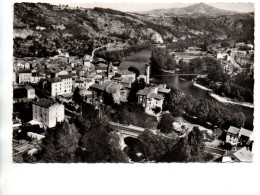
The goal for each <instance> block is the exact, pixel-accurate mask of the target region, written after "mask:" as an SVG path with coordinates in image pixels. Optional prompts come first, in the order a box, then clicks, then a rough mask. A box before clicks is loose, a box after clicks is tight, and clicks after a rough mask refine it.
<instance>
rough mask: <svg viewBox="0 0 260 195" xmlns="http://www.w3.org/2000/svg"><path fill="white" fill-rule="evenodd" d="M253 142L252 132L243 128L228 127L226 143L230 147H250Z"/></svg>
mask: <svg viewBox="0 0 260 195" xmlns="http://www.w3.org/2000/svg"><path fill="white" fill-rule="evenodd" d="M253 141H254V134H253V131H250V130H247V129H245V128H243V127H241V129H239V128H236V127H233V126H230V127H229V129H228V131H227V136H226V142H227V143H230V144H232V145H237V144H238V143H240V144H242V145H250V144H251V143H252V142H253Z"/></svg>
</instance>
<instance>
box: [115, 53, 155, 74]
mask: <svg viewBox="0 0 260 195" xmlns="http://www.w3.org/2000/svg"><path fill="white" fill-rule="evenodd" d="M151 53H152V49H143V50H141V51H138V52H136V53H135V54H133V55H130V56H127V57H125V58H124V59H123V60H122V62H121V64H120V66H119V70H127V69H128V68H129V67H130V66H135V67H137V68H138V69H139V70H140V73H141V74H144V72H145V64H147V63H148V62H149V61H150V57H151Z"/></svg>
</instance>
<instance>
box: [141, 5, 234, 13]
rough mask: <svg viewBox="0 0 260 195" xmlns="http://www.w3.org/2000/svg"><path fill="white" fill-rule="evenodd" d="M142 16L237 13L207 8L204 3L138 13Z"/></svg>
mask: <svg viewBox="0 0 260 195" xmlns="http://www.w3.org/2000/svg"><path fill="white" fill-rule="evenodd" d="M140 13H142V14H153V15H160V14H169V15H178V16H180V15H182V16H184V15H188V16H191V15H195V16H196V15H210V16H219V15H230V14H236V13H237V12H234V11H226V10H221V9H218V8H215V7H213V6H209V5H207V4H205V3H198V4H194V5H190V6H188V7H184V8H170V9H156V10H151V11H145V12H140Z"/></svg>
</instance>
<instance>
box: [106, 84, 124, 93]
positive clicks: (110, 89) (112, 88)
mask: <svg viewBox="0 0 260 195" xmlns="http://www.w3.org/2000/svg"><path fill="white" fill-rule="evenodd" d="M122 87H123V85H122V84H119V83H110V84H109V85H108V86H107V87H106V91H107V92H108V93H116V91H117V90H120V89H121V88H122Z"/></svg>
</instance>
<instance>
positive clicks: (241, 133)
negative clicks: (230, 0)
mask: <svg viewBox="0 0 260 195" xmlns="http://www.w3.org/2000/svg"><path fill="white" fill-rule="evenodd" d="M241 46H244V47H248V48H250V49H251V50H250V51H249V53H250V52H251V53H252V52H253V50H252V49H253V48H252V45H245V44H243V43H240V44H237V45H236V46H235V48H239V47H241ZM212 50H214V51H215V53H216V54H215V58H216V59H217V60H221V63H223V66H224V68H225V70H226V71H228V72H229V74H236V71H240V70H241V66H240V65H237V62H236V61H235V59H234V58H235V57H234V55H235V54H233V53H236V55H235V56H240V55H241V54H240V53H243V52H240V53H239V52H238V51H237V49H226V50H224V49H223V47H221V45H214V47H213V46H212ZM95 51H96V50H94V51H93V53H92V55H85V56H84V57H83V58H82V59H80V58H77V57H74V56H69V54H68V53H63V52H62V51H61V50H58V54H57V55H56V56H54V57H47V58H34V59H15V60H14V67H13V87H14V98H13V104H14V112H13V131H14V132H16V133H17V132H18V134H19V133H21V129H20V127H21V126H23V125H25V123H24V122H23V121H22V120H21V119H20V118H19V115H21V112H25V110H21V104H26V105H31V106H29V109H30V112H28V113H31V116H27V117H28V118H29V119H30V120H29V121H27V122H26V125H31V126H34V125H39V127H40V128H41V129H43V130H42V131H40V133H36V132H27V134H26V136H28V137H30V138H31V139H30V140H31V141H25V140H15V139H13V145H14V148H13V150H14V151H13V157H14V159H15V158H16V156H19V154H22V153H24V152H27V153H28V154H29V155H34V154H35V153H37V151H38V148H39V143H40V142H41V140H42V139H43V138H44V137H45V136H44V134H45V133H44V129H46V128H55V126H56V124H57V123H59V122H62V121H64V120H67V121H68V120H69V119H70V118H71V116H73V115H77V114H79V113H77V112H76V110H77V108H78V107H79V105H78V104H77V103H75V98H74V97H75V93H78V94H79V95H80V97H81V98H82V99H83V101H84V102H86V103H88V104H91V105H93V106H94V107H95V109H97V110H100V108H101V107H102V105H103V104H104V101H106V100H104V98H105V96H104V94H109V95H111V97H112V99H113V102H114V103H116V104H120V103H121V102H127V101H128V96H129V93H130V90H131V87H132V84H133V83H134V82H136V81H140V80H142V82H144V83H145V86H146V87H145V88H144V89H141V90H139V91H138V92H137V93H136V96H137V102H138V103H139V104H140V105H142V106H143V107H144V110H145V113H146V114H147V115H150V116H154V117H155V118H156V119H157V120H160V118H161V115H162V113H164V112H165V111H163V102H164V99H165V97H166V96H167V94H169V93H170V91H171V89H170V88H169V87H168V86H166V84H165V83H154V82H153V79H152V78H150V71H151V70H150V69H151V65H150V64H146V66H145V73H144V74H140V75H138V76H137V75H136V72H134V71H129V70H119V69H118V66H119V65H120V63H118V62H111V61H110V62H107V61H106V60H105V59H102V58H97V57H95V54H94V52H95ZM230 51H231V52H230ZM237 53H239V55H237ZM251 53H250V54H251ZM245 54H246V53H245ZM183 55H184V56H181V55H180V54H176V53H175V58H176V60H177V61H178V60H179V58H181V60H186V61H187V60H188V61H189V60H190V59H192V57H189V56H193V57H194V56H196V57H197V56H199V55H202V56H203V52H202V53H201V52H200V49H199V48H196V47H194V48H189V49H188V50H187V51H186V53H185V52H184V54H183ZM186 58H187V59H186ZM236 59H237V57H236ZM133 66H134V64H133ZM236 66H238V67H236ZM252 68H253V66H251V69H252ZM234 70H236V71H234ZM177 71H178V70H177ZM194 85H195V86H197V87H200V88H203V86H202V85H199V84H196V83H195V82H194ZM205 89H206V90H207V88H205ZM23 114H24V113H23ZM26 114H27V113H26ZM172 125H173V127H174V128H175V130H176V132H177V133H178V135H179V136H183V135H184V134H183V131H184V130H185V131H188V132H189V131H192V128H193V127H194V126H195V125H193V124H191V123H188V122H187V123H186V124H185V121H183V120H181V122H180V121H179V122H178V121H175V122H174V123H173V124H172ZM185 125H186V126H185ZM114 127H116V128H115V129H116V130H117V131H119V132H121V135H122V134H124V133H125V132H124V133H122V131H123V130H122V131H121V130H120V129H124V128H126V129H128V130H129V132H130V135H131V133H133V132H135V131H136V128H137V129H139V130H140V132H142V131H144V130H145V128H141V129H140V127H135V126H133V125H130V126H125V125H124V124H116V125H115V124H114ZM200 129H201V130H203V129H204V130H203V131H204V132H207V133H206V135H207V136H206V135H204V136H206V137H208V136H209V137H210V135H212V134H213V132H212V130H210V129H207V128H204V127H200ZM128 130H127V131H128ZM151 131H152V132H154V133H156V132H158V130H156V129H153V130H151ZM129 132H128V133H129ZM140 132H139V133H140ZM137 135H138V134H137ZM137 135H134V137H137ZM206 137H205V141H206V148H205V151H206V152H209V153H212V154H213V155H214V161H217V162H233V161H236V162H251V161H252V144H253V141H254V138H253V132H252V131H250V130H247V129H245V128H242V127H241V129H239V128H236V127H233V126H230V127H229V129H227V130H226V137H225V141H224V142H223V141H222V143H221V141H220V140H218V139H217V138H213V139H208V138H206ZM213 137H214V136H213ZM221 144H222V145H223V144H228V146H229V147H230V149H229V151H228V150H223V149H221V148H219V145H221ZM123 145H124V143H123Z"/></svg>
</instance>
